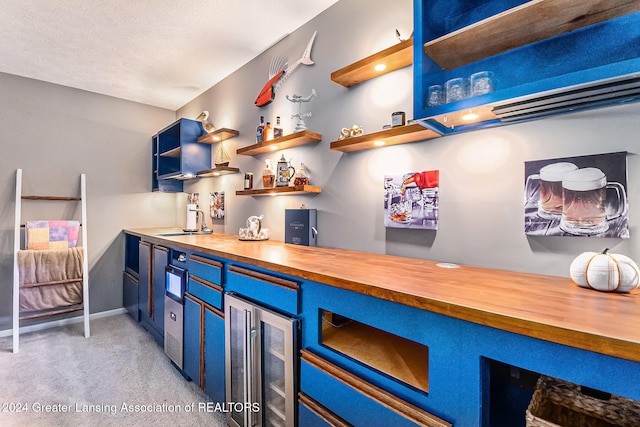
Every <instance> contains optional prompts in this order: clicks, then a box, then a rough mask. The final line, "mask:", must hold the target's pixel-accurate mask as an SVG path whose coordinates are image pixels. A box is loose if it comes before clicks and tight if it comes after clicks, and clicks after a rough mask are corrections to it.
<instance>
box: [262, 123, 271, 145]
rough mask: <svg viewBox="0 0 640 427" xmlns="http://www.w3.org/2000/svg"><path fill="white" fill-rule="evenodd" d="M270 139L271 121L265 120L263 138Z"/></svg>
mask: <svg viewBox="0 0 640 427" xmlns="http://www.w3.org/2000/svg"><path fill="white" fill-rule="evenodd" d="M271 139H273V128H272V127H271V122H267V125H266V126H265V127H264V140H265V141H269V140H271Z"/></svg>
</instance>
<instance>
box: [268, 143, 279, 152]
mask: <svg viewBox="0 0 640 427" xmlns="http://www.w3.org/2000/svg"><path fill="white" fill-rule="evenodd" d="M277 149H278V146H277V145H275V144H273V145H270V146H269V150H271V151H276V150H277Z"/></svg>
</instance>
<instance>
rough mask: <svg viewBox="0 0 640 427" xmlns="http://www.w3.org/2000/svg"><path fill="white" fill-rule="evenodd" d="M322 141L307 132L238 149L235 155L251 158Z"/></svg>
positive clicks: (316, 134)
mask: <svg viewBox="0 0 640 427" xmlns="http://www.w3.org/2000/svg"><path fill="white" fill-rule="evenodd" d="M321 140H322V135H320V134H319V133H315V132H310V131H308V130H303V131H302V132H296V133H292V134H291V135H286V136H281V137H279V138H274V139H270V140H269V141H263V142H260V143H258V144H253V145H249V146H248V147H243V148H238V149H237V150H236V154H238V155H243V156H253V155H255V154H262V153H270V152H272V151H277V150H284V149H286V148H291V147H297V146H299V145H305V144H311V143H312V142H318V141H321Z"/></svg>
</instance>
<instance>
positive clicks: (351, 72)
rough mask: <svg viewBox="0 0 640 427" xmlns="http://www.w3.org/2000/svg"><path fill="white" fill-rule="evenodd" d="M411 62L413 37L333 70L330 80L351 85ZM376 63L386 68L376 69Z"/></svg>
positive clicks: (343, 84)
mask: <svg viewBox="0 0 640 427" xmlns="http://www.w3.org/2000/svg"><path fill="white" fill-rule="evenodd" d="M412 63H413V39H409V40H405V41H403V42H400V43H398V44H396V45H394V46H391V47H389V48H387V49H385V50H383V51H380V52H378V53H375V54H373V55H370V56H368V57H366V58H364V59H361V60H360V61H358V62H354V63H353V64H351V65H347V66H346V67H344V68H341V69H339V70H337V71H334V72H333V73H331V80H332V81H333V82H335V83H338V84H339V85H342V86H344V87H352V86H355V85H357V84H360V83H362V82H364V81H367V80H370V79H373V78H375V77H378V76H381V75H383V74H387V73H389V72H391V71H395V70H398V69H400V68H404V67H406V66H409V65H411V64H412ZM378 64H384V65H386V68H385V69H384V70H382V71H376V69H375V68H374V67H375V66H376V65H378Z"/></svg>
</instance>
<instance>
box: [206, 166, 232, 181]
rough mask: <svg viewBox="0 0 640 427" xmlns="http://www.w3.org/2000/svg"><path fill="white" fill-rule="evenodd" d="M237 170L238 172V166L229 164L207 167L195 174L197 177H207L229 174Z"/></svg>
mask: <svg viewBox="0 0 640 427" xmlns="http://www.w3.org/2000/svg"><path fill="white" fill-rule="evenodd" d="M238 172H240V169H238V168H232V167H229V166H216V167H215V168H213V169H207V170H204V171H200V172H198V174H197V176H198V178H207V177H210V176H220V175H230V174H233V173H238Z"/></svg>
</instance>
